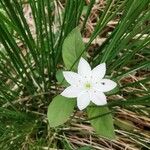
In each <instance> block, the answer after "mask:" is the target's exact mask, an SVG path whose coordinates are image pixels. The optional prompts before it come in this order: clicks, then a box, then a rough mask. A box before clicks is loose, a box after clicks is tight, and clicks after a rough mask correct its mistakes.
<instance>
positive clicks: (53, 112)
mask: <svg viewBox="0 0 150 150" xmlns="http://www.w3.org/2000/svg"><path fill="white" fill-rule="evenodd" d="M75 103H76V101H75V100H74V99H70V98H66V97H63V96H61V95H58V96H56V97H55V98H54V99H53V101H52V102H51V103H50V105H49V107H48V113H47V116H48V121H49V125H50V127H56V126H59V125H61V124H63V123H65V122H66V121H67V120H68V118H69V117H70V115H71V114H72V113H73V110H74V106H75Z"/></svg>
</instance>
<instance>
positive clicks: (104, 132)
mask: <svg viewBox="0 0 150 150" xmlns="http://www.w3.org/2000/svg"><path fill="white" fill-rule="evenodd" d="M87 113H88V117H89V119H90V122H91V124H92V126H93V127H94V129H95V131H96V133H97V134H99V135H100V136H103V137H105V138H108V139H114V138H115V132H114V126H113V118H112V115H111V112H110V110H109V109H108V107H107V106H103V107H90V108H88V109H87Z"/></svg>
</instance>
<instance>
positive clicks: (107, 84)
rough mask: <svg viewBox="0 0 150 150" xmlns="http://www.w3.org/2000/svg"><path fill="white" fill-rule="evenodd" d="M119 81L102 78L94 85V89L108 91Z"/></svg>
mask: <svg viewBox="0 0 150 150" xmlns="http://www.w3.org/2000/svg"><path fill="white" fill-rule="evenodd" d="M116 86H117V83H116V82H114V81H112V80H110V79H102V80H101V81H100V82H98V83H97V84H95V85H94V89H96V90H98V91H101V92H108V91H111V90H112V89H114V88H115V87H116Z"/></svg>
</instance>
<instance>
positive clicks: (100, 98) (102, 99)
mask: <svg viewBox="0 0 150 150" xmlns="http://www.w3.org/2000/svg"><path fill="white" fill-rule="evenodd" d="M90 99H91V101H92V102H93V103H94V104H96V105H98V106H101V105H105V104H107V101H106V96H105V94H104V93H102V92H99V91H96V90H95V91H94V90H93V91H91V92H90Z"/></svg>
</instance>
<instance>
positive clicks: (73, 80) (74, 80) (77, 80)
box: [63, 71, 82, 86]
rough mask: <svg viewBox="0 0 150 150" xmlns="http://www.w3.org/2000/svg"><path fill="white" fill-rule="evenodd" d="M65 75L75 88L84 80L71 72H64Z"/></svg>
mask: <svg viewBox="0 0 150 150" xmlns="http://www.w3.org/2000/svg"><path fill="white" fill-rule="evenodd" d="M63 75H64V77H65V79H66V81H67V82H68V83H69V84H71V85H74V86H79V85H80V84H81V80H82V79H81V76H80V75H79V74H77V73H75V72H71V71H64V72H63Z"/></svg>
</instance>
